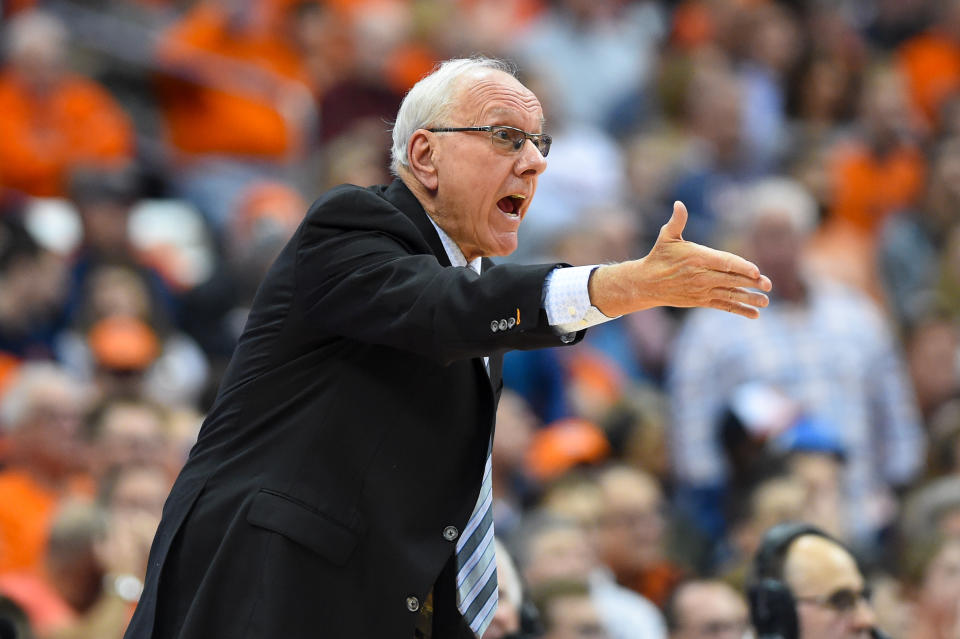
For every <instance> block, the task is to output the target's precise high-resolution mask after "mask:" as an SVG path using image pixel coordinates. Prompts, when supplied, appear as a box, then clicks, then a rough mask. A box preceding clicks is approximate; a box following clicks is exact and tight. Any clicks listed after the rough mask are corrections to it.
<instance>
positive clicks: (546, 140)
mask: <svg viewBox="0 0 960 639" xmlns="http://www.w3.org/2000/svg"><path fill="white" fill-rule="evenodd" d="M491 132H492V134H493V139H494V141H495V142H500V143H501V144H508V145H509V146H510V147H511V148H512V149H513V150H514V151H519V150H520V149H521V148H523V143H524V142H525V141H526V139H527V137H529V138H530V141H531V142H533V144H534V146H536V147H537V149H538V150H539V151H540V154H541V155H543V157H547V153H549V152H550V143H551V142H552V140H551V139H550V136H549V135H529V136H528V134H527V133H525V132H523V131H521V130H519V129H514V128H507V127H492V129H491Z"/></svg>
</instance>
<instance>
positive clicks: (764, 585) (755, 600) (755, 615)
mask: <svg viewBox="0 0 960 639" xmlns="http://www.w3.org/2000/svg"><path fill="white" fill-rule="evenodd" d="M747 598H748V600H749V602H750V621H751V622H752V623H753V628H754V631H755V632H756V636H757V639H774V638H776V639H797V634H798V633H797V625H798V623H797V609H796V602H794V600H793V595H792V594H791V593H790V589H789V588H787V586H786V585H785V584H784V583H783V582H781V581H778V580H776V579H770V578H766V579H760V580H759V581H757V582H755V583H753V584H751V585H750V588H749V589H748V590H747Z"/></svg>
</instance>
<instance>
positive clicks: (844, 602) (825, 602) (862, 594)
mask: <svg viewBox="0 0 960 639" xmlns="http://www.w3.org/2000/svg"><path fill="white" fill-rule="evenodd" d="M871 595H872V593H871V591H870V588H864V589H863V590H859V591H857V590H853V589H851V588H841V589H840V590H836V591H834V592H832V593H830V594H829V595H821V596H819V597H795V599H796V600H797V601H799V602H803V603H812V604H816V605H818V606H821V607H824V608H829V609H830V610H833V611H834V612H837V613H840V614H849V613H851V612H853V611H854V610H855V609H856V607H857V604H859V603H860V602H861V601H863V602H865V603H867V604H869V603H870V596H871Z"/></svg>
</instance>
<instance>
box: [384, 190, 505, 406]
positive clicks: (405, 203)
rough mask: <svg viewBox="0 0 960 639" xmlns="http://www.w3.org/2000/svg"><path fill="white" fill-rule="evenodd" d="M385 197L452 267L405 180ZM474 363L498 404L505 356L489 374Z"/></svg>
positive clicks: (486, 264)
mask: <svg viewBox="0 0 960 639" xmlns="http://www.w3.org/2000/svg"><path fill="white" fill-rule="evenodd" d="M383 196H384V197H385V198H386V199H387V200H388V201H390V202H391V203H392V204H393V205H394V206H396V207H397V208H398V209H399V210H400V212H401V213H403V214H404V215H406V216H407V218H409V219H410V221H411V222H413V224H414V226H416V227H417V230H418V231H420V234H421V235H422V236H423V238H424V239H425V240H426V242H427V245H429V247H430V250H431V251H432V252H433V254H434V256H436V258H437V261H438V262H440V264H441V266H450V258H448V257H447V251H446V249H444V248H443V242H441V241H440V236H439V235H437V229H435V228H434V227H433V223H432V222H431V221H430V218H429V217H427V212H426V211H424V210H423V206H422V205H421V204H420V201H419V200H418V199H417V198H416V197H415V196H414V195H413V193H411V192H410V189H408V188H407V185H406V184H404V183H403V180H400V179H395V180H394V181H393V182H392V183H391V184H390V186H388V187H387V189H386V191H384V192H383ZM492 267H493V262H492V261H490V260H489V259H487V258H484V259H483V271H486V270H487V269H488V268H492ZM473 362H474V368H476V369H477V372H478V373H479V374H480V375H483V377H484V378H486V380H487V384H488V385H489V386H490V391H491V393H493V396H494V402H496V399H497V390H498V389H499V387H500V380H501V377H502V374H503V356H502V355H491V356H490V370H489V373H488V372H487V369H486V367H485V366H484V365H483V358H482V357H475V358H473Z"/></svg>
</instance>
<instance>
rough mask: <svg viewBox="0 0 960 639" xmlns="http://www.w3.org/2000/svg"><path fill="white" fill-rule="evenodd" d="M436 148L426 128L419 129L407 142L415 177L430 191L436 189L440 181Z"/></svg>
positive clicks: (408, 159)
mask: <svg viewBox="0 0 960 639" xmlns="http://www.w3.org/2000/svg"><path fill="white" fill-rule="evenodd" d="M435 151H436V149H435V148H434V146H433V136H432V135H431V134H430V133H429V132H428V131H425V130H424V129H417V130H416V131H414V133H413V135H412V136H410V141H409V142H408V143H407V161H408V162H409V163H410V171H411V172H412V173H413V175H414V177H416V178H417V180H418V181H419V182H420V184H422V185H423V186H424V188H426V189H428V190H430V191H436V190H437V186H438V185H439V183H440V179H439V177H438V175H437V166H436V163H435V161H434V154H435Z"/></svg>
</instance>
